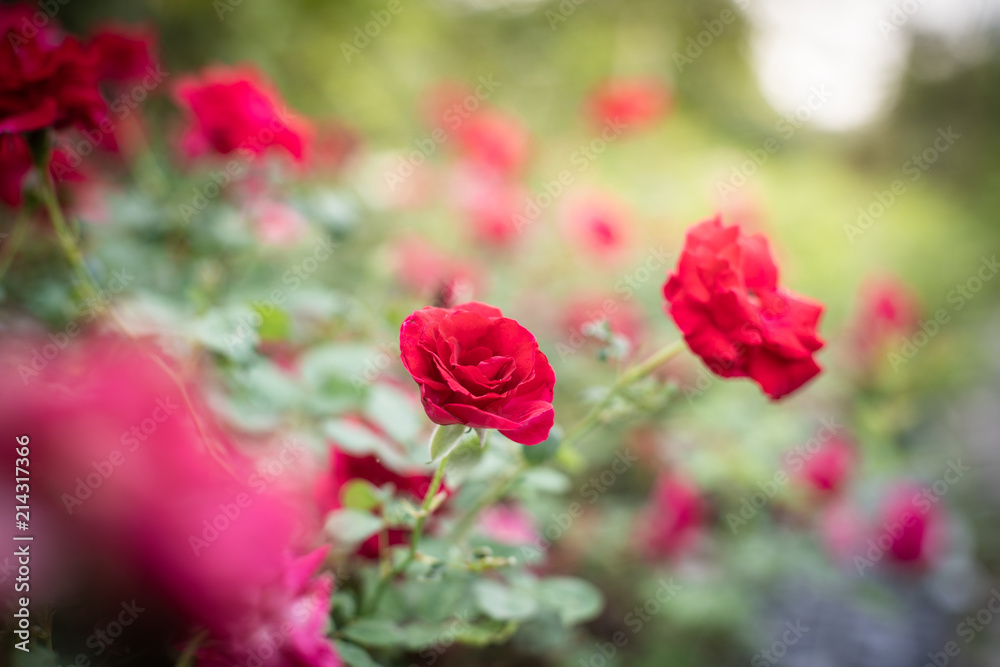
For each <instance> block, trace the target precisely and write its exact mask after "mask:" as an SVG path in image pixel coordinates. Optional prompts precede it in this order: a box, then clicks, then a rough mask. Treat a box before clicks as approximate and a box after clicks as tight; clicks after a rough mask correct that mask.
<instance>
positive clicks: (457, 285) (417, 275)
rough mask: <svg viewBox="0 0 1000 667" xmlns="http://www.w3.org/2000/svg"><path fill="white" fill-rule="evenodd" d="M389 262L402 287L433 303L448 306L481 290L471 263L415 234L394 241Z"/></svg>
mask: <svg viewBox="0 0 1000 667" xmlns="http://www.w3.org/2000/svg"><path fill="white" fill-rule="evenodd" d="M389 261H390V264H391V265H392V269H393V272H394V273H395V276H396V280H397V281H398V282H399V283H400V284H401V285H402V286H403V287H405V288H406V289H408V290H410V291H412V292H413V293H414V294H417V295H418V296H421V297H424V298H432V299H434V301H433V305H435V306H442V307H444V308H449V307H451V306H453V305H455V304H456V303H457V302H458V301H466V300H468V299H469V298H470V297H472V296H473V295H474V294H475V293H477V292H479V291H480V290H481V289H482V285H481V282H482V279H481V276H480V275H479V272H478V271H476V269H475V268H474V267H473V266H472V265H471V264H465V263H463V262H459V261H457V260H455V259H452V258H451V257H449V256H447V255H445V254H444V253H443V252H441V251H440V250H438V249H437V248H435V247H434V246H432V245H431V244H430V243H428V242H426V241H424V240H423V239H421V238H419V237H416V236H410V237H405V238H403V239H400V240H399V241H398V242H396V243H395V244H394V245H393V247H392V248H391V249H390V259H389ZM463 297H464V298H463Z"/></svg>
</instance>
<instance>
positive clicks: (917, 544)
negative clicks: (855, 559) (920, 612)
mask: <svg viewBox="0 0 1000 667" xmlns="http://www.w3.org/2000/svg"><path fill="white" fill-rule="evenodd" d="M937 500H938V498H937V496H934V495H933V494H931V495H930V497H928V495H927V494H926V493H925V490H924V489H922V488H921V487H920V486H918V485H917V484H914V483H912V482H901V483H898V484H896V485H895V486H893V487H892V488H890V489H889V491H888V492H887V493H886V495H885V497H884V499H883V500H882V505H881V507H880V509H879V525H878V526H877V527H876V528H875V530H874V531H873V532H874V535H873V536H872V540H873V541H874V543H875V545H876V546H877V547H878V548H879V549H881V550H883V551H885V553H886V555H887V556H888V557H889V559H890V560H891V561H893V562H896V563H899V564H903V565H907V566H911V567H922V566H925V565H928V564H930V563H931V562H932V561H933V559H934V557H935V556H936V555H937V554H938V553H939V550H940V547H941V546H942V538H943V528H944V526H943V521H942V515H941V512H940V510H939V509H938V508H937V505H936V504H935V503H936V502H937Z"/></svg>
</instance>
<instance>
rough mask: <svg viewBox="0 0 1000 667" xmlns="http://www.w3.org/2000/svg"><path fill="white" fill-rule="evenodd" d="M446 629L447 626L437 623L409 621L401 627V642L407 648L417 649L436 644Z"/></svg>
mask: <svg viewBox="0 0 1000 667" xmlns="http://www.w3.org/2000/svg"><path fill="white" fill-rule="evenodd" d="M446 631H447V627H444V626H442V625H439V624H437V623H425V622H417V623H411V624H409V625H407V626H406V627H404V628H403V643H404V644H406V647H407V648H409V649H411V650H414V651H417V650H420V649H423V648H426V647H428V646H431V645H433V644H437V643H438V642H439V641H440V640H441V637H442V636H443V635H444V634H445V632H446Z"/></svg>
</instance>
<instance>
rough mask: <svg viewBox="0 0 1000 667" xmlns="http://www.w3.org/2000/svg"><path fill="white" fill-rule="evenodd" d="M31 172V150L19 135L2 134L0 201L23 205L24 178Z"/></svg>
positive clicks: (14, 205)
mask: <svg viewBox="0 0 1000 667" xmlns="http://www.w3.org/2000/svg"><path fill="white" fill-rule="evenodd" d="M30 170H31V149H29V148H28V142H27V141H26V140H25V138H24V137H22V136H21V135H19V134H0V201H2V202H3V203H5V204H7V205H8V206H12V207H15V208H16V207H18V206H20V205H21V191H22V190H23V189H24V178H25V176H27V175H28V172H29V171H30Z"/></svg>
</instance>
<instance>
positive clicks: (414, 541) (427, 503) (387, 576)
mask: <svg viewBox="0 0 1000 667" xmlns="http://www.w3.org/2000/svg"><path fill="white" fill-rule="evenodd" d="M447 462H448V454H445V455H444V456H442V457H441V463H439V464H438V467H437V470H435V471H434V477H433V478H432V479H431V485H430V486H429V487H427V493H426V494H425V495H424V501H423V502H422V503H421V504H420V512H419V513H418V514H417V522H416V524H414V526H413V532H412V533H411V534H410V548H409V549H408V550H407V552H406V557H405V558H403V560H401V561H400V562H399V563H398V564H397V565H396V566H395V567H392V568H389V569H387V570H385V571H383V573H382V576H380V577H379V581H378V584H377V585H376V586H375V590H374V591H373V592H372V596H371V598H370V599H369V601H368V604H367V605H365V611H366V612H372V611H375V610H376V609H377V608H378V603H379V600H381V599H382V595H383V594H384V593H385V589H386V587H387V586H388V585H389V582H390V581H392V579H394V578H395V577H396V576H397V575H400V574H402V573H403V572H405V571H406V568H407V567H409V565H410V563H412V562H413V559H414V558H416V556H417V547H418V546H420V538H421V537H422V536H423V533H424V524H425V523H426V522H427V519H428V517H429V516H430V514H431V503H432V502H434V497H435V496H436V495H437V493H438V490H439V489H440V488H441V481H442V480H443V479H444V467H445V464H446V463H447Z"/></svg>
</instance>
